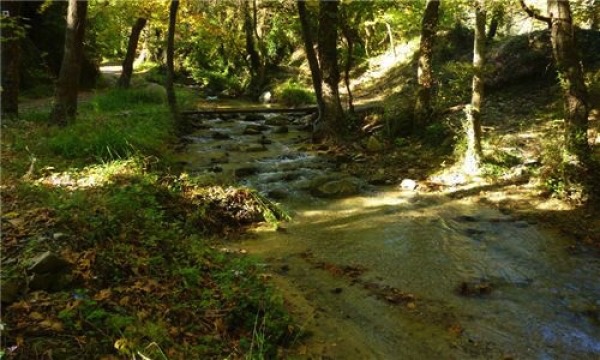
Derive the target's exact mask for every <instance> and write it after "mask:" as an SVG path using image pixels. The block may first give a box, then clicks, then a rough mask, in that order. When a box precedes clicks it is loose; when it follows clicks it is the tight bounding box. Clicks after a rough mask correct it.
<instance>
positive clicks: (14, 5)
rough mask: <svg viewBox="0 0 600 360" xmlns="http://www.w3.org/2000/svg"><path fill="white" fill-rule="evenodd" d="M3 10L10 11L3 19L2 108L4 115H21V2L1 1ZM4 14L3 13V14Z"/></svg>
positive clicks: (15, 0) (13, 0) (0, 99)
mask: <svg viewBox="0 0 600 360" xmlns="http://www.w3.org/2000/svg"><path fill="white" fill-rule="evenodd" d="M0 8H1V10H2V12H5V11H7V12H8V18H4V19H2V22H4V23H5V25H4V26H3V27H2V89H1V96H0V104H1V106H0V108H1V113H2V116H3V117H5V116H6V117H18V116H19V83H20V77H19V68H20V66H19V65H20V58H21V36H20V35H19V32H18V27H19V26H20V23H21V19H20V15H21V2H20V1H18V0H12V1H11V0H9V1H1V2H0ZM2 16H3V15H2Z"/></svg>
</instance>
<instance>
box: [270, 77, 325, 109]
mask: <svg viewBox="0 0 600 360" xmlns="http://www.w3.org/2000/svg"><path fill="white" fill-rule="evenodd" d="M274 98H275V101H276V102H278V103H281V104H284V105H286V106H300V105H307V104H314V103H315V102H316V98H315V94H314V91H312V90H309V89H308V88H307V87H305V86H303V85H301V84H298V83H296V82H294V81H287V82H285V83H283V84H281V85H279V86H277V87H276V88H275V91H274Z"/></svg>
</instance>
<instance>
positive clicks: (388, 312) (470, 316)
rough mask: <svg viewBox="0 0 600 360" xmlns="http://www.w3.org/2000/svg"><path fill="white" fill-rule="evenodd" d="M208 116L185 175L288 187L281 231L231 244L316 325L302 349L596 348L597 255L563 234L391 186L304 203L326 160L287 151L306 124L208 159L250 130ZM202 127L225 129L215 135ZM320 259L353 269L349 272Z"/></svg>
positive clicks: (503, 353) (485, 355)
mask: <svg viewBox="0 0 600 360" xmlns="http://www.w3.org/2000/svg"><path fill="white" fill-rule="evenodd" d="M208 123H210V125H211V126H212V128H211V129H210V130H204V131H202V132H199V133H198V134H195V135H194V136H195V137H196V139H197V141H195V142H194V143H193V144H192V145H191V146H190V147H189V148H188V152H187V154H186V160H187V161H188V162H189V163H190V166H189V168H190V170H191V171H196V172H203V171H209V170H210V167H214V166H215V164H217V165H218V166H219V167H220V168H221V170H222V173H223V174H227V173H228V172H229V173H232V172H235V169H236V168H239V167H247V166H252V167H255V168H256V169H257V170H256V172H255V173H254V174H252V175H249V176H246V177H244V178H242V179H239V180H240V181H241V182H242V183H244V184H247V185H250V186H254V187H256V188H258V189H259V190H261V191H264V192H265V193H268V191H269V190H270V189H272V188H275V187H277V188H280V189H283V190H284V191H285V192H287V193H288V195H289V197H288V198H287V199H285V200H283V201H282V202H283V205H284V206H285V207H287V208H288V209H290V211H291V212H292V213H293V215H294V220H293V221H292V222H291V223H290V224H289V225H287V227H286V231H285V232H281V231H272V230H263V231H260V230H259V231H257V232H256V234H255V235H254V236H252V237H250V238H249V239H247V240H245V241H243V242H242V243H241V244H239V246H241V247H243V248H245V249H247V250H248V251H249V252H250V253H253V254H256V255H259V256H261V257H262V258H263V259H264V261H265V265H266V266H267V269H268V271H269V272H270V273H271V274H272V275H273V276H274V279H275V280H274V281H275V282H276V283H277V284H279V285H280V286H281V287H282V289H283V290H284V292H286V293H287V295H288V297H290V298H291V299H292V300H290V303H291V307H292V309H293V310H295V311H296V315H297V317H299V318H300V319H299V321H300V322H301V323H302V324H303V326H304V327H305V328H306V329H307V330H308V331H311V332H312V333H313V334H314V336H313V337H312V338H310V339H309V340H308V343H307V344H308V345H307V346H308V348H307V349H304V352H301V353H300V354H304V355H305V356H306V357H313V358H314V357H317V358H319V357H320V356H322V357H329V358H340V359H347V358H380V359H398V358H401V359H434V358H435V359H465V358H481V359H490V358H492V359H495V358H498V359H501V358H515V359H599V358H600V312H599V309H600V283H599V282H598V279H599V275H600V260H599V259H597V258H594V257H590V256H585V255H573V254H571V253H569V252H568V251H567V248H568V246H569V244H570V242H569V241H568V239H563V238H561V237H559V236H557V235H556V234H552V233H550V232H548V231H546V230H544V229H543V228H541V227H539V226H537V225H535V224H529V223H527V222H524V221H517V220H515V219H513V218H511V217H510V216H507V215H504V214H502V213H500V212H498V211H497V210H495V209H492V208H488V207H485V206H483V205H481V204H477V203H471V202H469V201H467V200H461V199H451V198H447V197H444V196H439V195H431V194H420V193H417V192H405V191H399V190H398V189H397V188H393V187H387V188H367V189H368V190H367V192H365V193H364V194H361V195H359V196H354V197H349V198H346V199H341V200H324V199H316V198H313V197H311V196H310V195H309V194H308V193H307V192H305V191H304V189H305V186H304V185H303V181H305V182H306V181H309V180H310V179H312V178H314V177H316V176H319V175H321V174H323V173H333V174H335V173H336V171H337V169H336V165H335V163H333V162H331V161H330V160H328V159H323V158H321V157H319V156H315V154H305V153H304V152H300V151H298V150H297V149H298V147H299V146H300V144H301V142H300V141H299V139H301V138H302V137H307V136H306V134H304V135H303V134H302V133H301V132H297V131H294V130H293V129H292V131H291V132H290V133H289V134H284V135H271V134H270V133H269V132H268V131H267V132H266V136H267V137H268V138H269V139H271V140H272V141H273V143H272V144H268V145H265V147H266V149H265V150H264V151H259V152H252V153H250V152H244V151H229V150H225V151H226V152H227V155H226V158H227V161H226V162H224V163H218V162H215V161H214V154H213V153H214V152H219V151H223V149H226V148H227V146H229V145H228V144H238V145H240V144H242V145H243V144H246V143H249V142H256V141H257V140H256V139H257V137H256V136H255V135H252V136H250V135H241V132H242V131H243V128H244V126H245V125H247V123H246V122H238V121H227V122H225V121H218V120H214V121H212V122H208ZM214 131H219V132H223V133H227V134H229V135H230V136H231V138H230V139H228V140H214V139H212V138H210V134H211V133H212V132H214ZM229 149H232V148H231V147H230V148H229ZM242 150H243V149H242ZM211 157H212V158H213V160H210V158H211ZM289 174H294V175H293V176H290V175H289ZM323 264H332V265H335V266H338V267H344V266H351V267H353V268H360V269H362V270H363V272H362V273H360V275H358V276H355V277H348V276H343V275H340V274H336V273H335V272H331V271H327V266H324V265H323ZM366 284H376V286H377V287H378V289H388V290H389V289H396V290H397V291H400V292H402V293H406V294H412V295H414V301H409V302H402V303H393V302H390V301H386V299H385V298H381V297H377V296H376V294H374V292H373V291H372V290H369V288H368V286H366ZM460 289H462V294H461V290H460ZM465 295H466V296H465Z"/></svg>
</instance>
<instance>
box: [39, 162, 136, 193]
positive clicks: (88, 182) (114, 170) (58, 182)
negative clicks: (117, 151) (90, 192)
mask: <svg viewBox="0 0 600 360" xmlns="http://www.w3.org/2000/svg"><path fill="white" fill-rule="evenodd" d="M41 173H43V174H45V175H44V176H42V177H40V178H38V179H35V180H31V182H32V183H33V184H36V185H43V186H46V187H56V188H65V189H69V190H77V189H85V188H94V187H102V186H106V185H112V184H114V183H115V182H116V180H117V179H118V177H131V176H142V175H144V173H145V171H144V166H143V163H142V161H141V160H140V159H135V158H132V159H127V160H115V161H109V162H106V163H102V164H97V165H92V166H87V167H85V168H82V169H77V168H72V169H69V170H67V171H62V172H58V171H55V169H54V167H52V166H46V167H44V168H43V169H41Z"/></svg>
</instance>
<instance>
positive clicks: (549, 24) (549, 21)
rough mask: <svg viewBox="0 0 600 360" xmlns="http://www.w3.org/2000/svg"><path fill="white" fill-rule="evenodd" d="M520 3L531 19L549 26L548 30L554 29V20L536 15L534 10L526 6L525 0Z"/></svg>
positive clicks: (520, 0)
mask: <svg viewBox="0 0 600 360" xmlns="http://www.w3.org/2000/svg"><path fill="white" fill-rule="evenodd" d="M519 3H520V4H521V8H523V11H525V12H526V13H527V15H529V17H532V18H534V19H536V20H539V21H543V22H545V23H546V24H548V28H551V27H552V19H551V18H550V17H548V16H543V15H540V14H538V13H536V12H535V11H534V10H533V9H532V8H530V7H528V6H527V5H526V4H525V0H519Z"/></svg>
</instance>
